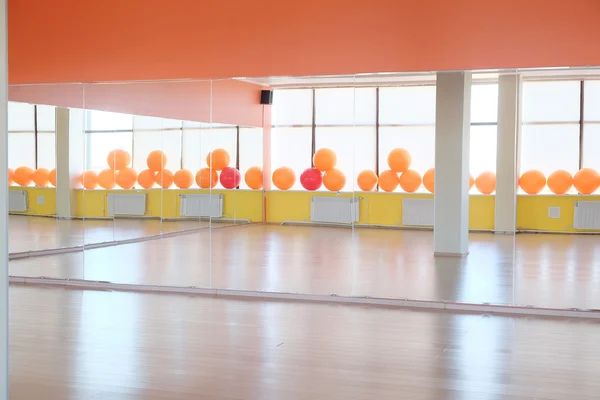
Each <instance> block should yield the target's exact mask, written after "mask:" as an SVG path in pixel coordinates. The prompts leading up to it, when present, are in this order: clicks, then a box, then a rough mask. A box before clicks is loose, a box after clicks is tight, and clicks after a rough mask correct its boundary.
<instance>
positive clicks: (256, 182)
mask: <svg viewBox="0 0 600 400" xmlns="http://www.w3.org/2000/svg"><path fill="white" fill-rule="evenodd" d="M244 180H245V181H246V185H248V187H249V188H250V189H254V190H258V189H262V187H263V172H262V169H260V167H250V168H248V171H246V174H245V175H244Z"/></svg>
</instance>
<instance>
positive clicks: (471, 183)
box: [469, 174, 475, 190]
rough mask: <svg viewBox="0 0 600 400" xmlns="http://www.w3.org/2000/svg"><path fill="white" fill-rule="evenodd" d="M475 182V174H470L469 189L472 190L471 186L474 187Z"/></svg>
mask: <svg viewBox="0 0 600 400" xmlns="http://www.w3.org/2000/svg"><path fill="white" fill-rule="evenodd" d="M474 184H475V178H473V175H471V174H469V190H471V188H472V187H473V185H474Z"/></svg>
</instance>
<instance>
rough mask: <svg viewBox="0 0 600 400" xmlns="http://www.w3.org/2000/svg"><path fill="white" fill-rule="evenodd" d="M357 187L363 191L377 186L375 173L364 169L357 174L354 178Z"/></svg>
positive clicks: (368, 190)
mask: <svg viewBox="0 0 600 400" xmlns="http://www.w3.org/2000/svg"><path fill="white" fill-rule="evenodd" d="M356 182H357V183H358V187H359V188H360V190H362V191H363V192H370V191H372V190H373V189H375V186H377V174H376V173H375V172H373V171H371V170H368V169H365V170H364V171H361V172H360V174H358V178H356Z"/></svg>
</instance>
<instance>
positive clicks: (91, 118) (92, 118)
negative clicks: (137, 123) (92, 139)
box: [86, 110, 133, 131]
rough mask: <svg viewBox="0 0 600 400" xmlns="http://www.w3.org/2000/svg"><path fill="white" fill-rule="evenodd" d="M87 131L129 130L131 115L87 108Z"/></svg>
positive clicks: (131, 125) (131, 128) (131, 121)
mask: <svg viewBox="0 0 600 400" xmlns="http://www.w3.org/2000/svg"><path fill="white" fill-rule="evenodd" d="M86 125H87V126H86V128H87V130H88V131H131V130H133V116H132V115H129V114H120V113H113V112H106V111H96V110H88V111H87V112H86Z"/></svg>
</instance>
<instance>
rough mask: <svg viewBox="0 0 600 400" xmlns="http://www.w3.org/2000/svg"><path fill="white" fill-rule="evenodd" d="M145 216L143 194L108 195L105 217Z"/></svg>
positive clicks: (144, 197)
mask: <svg viewBox="0 0 600 400" xmlns="http://www.w3.org/2000/svg"><path fill="white" fill-rule="evenodd" d="M144 214H146V195H145V194H109V195H108V210H107V215H108V216H109V217H114V216H115V215H135V216H143V215H144Z"/></svg>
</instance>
